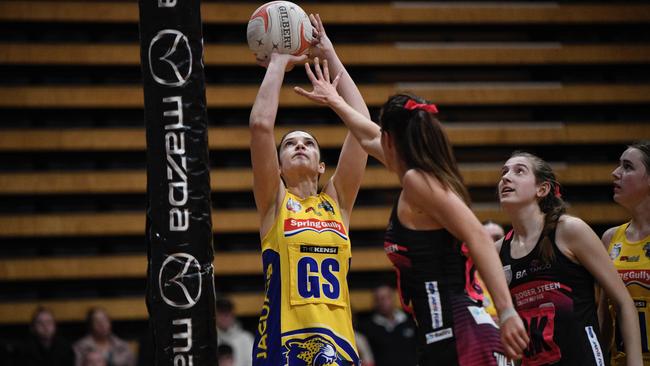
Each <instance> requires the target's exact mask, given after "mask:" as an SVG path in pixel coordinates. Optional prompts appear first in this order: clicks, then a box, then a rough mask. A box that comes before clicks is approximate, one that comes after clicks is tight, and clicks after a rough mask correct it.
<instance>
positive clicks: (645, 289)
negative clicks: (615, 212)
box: [608, 222, 650, 365]
mask: <svg viewBox="0 0 650 366" xmlns="http://www.w3.org/2000/svg"><path fill="white" fill-rule="evenodd" d="M629 225H630V223H629V222H628V223H626V224H623V225H621V226H619V227H618V228H617V229H616V232H615V233H614V236H612V239H611V240H610V242H609V248H608V252H609V256H610V258H612V260H613V261H614V266H615V267H616V269H617V270H618V275H619V277H620V278H621V279H622V280H623V283H625V287H626V288H627V291H628V292H629V293H630V296H631V297H632V300H634V305H635V306H636V309H637V311H638V313H639V326H640V327H641V350H642V351H643V364H644V365H650V352H649V349H650V342H649V341H650V235H649V236H646V237H645V238H643V239H642V240H639V241H636V242H630V241H628V240H627V238H626V237H625V230H626V229H627V227H628V226H629ZM616 333H618V332H616ZM615 346H619V342H618V340H617V341H616V344H615ZM612 358H613V359H615V360H616V362H617V363H616V364H624V361H625V355H624V354H623V353H622V352H620V347H616V348H615V349H614V350H612ZM621 362H623V363H621ZM613 364H614V363H613Z"/></svg>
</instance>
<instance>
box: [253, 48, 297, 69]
mask: <svg viewBox="0 0 650 366" xmlns="http://www.w3.org/2000/svg"><path fill="white" fill-rule="evenodd" d="M306 60H307V55H302V56H294V55H287V54H281V53H277V52H274V53H272V54H271V57H269V58H267V59H266V60H265V61H261V60H257V64H258V65H260V66H262V67H265V68H268V67H269V66H270V65H271V64H274V65H276V64H277V65H281V66H282V68H283V69H284V71H291V69H293V68H294V66H296V64H301V63H303V62H305V61H306Z"/></svg>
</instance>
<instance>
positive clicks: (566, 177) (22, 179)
mask: <svg viewBox="0 0 650 366" xmlns="http://www.w3.org/2000/svg"><path fill="white" fill-rule="evenodd" d="M500 169H501V166H500V165H497V164H479V165H461V173H462V174H463V177H464V179H465V183H466V184H467V185H469V186H493V185H494V184H495V182H496V181H498V179H499V171H500ZM554 169H555V173H556V174H557V176H558V179H560V181H562V182H563V183H564V184H569V185H575V184H584V185H592V184H595V185H597V184H607V183H609V182H610V180H611V179H610V178H609V173H610V172H611V171H612V170H613V167H612V166H611V165H596V164H560V165H557V166H556V167H555V168H554ZM331 174H332V170H331V169H330V170H328V171H327V172H326V174H324V175H323V177H322V179H323V181H327V179H329V177H330V175H331ZM210 176H211V179H210V183H211V186H212V190H213V191H215V192H233V191H249V190H251V189H252V188H253V187H252V183H253V173H252V171H251V170H250V169H247V168H234V169H218V170H213V171H212V172H211V174H210ZM146 179H147V177H146V172H144V171H131V170H121V171H116V170H110V171H106V172H98V171H75V172H51V171H48V172H43V173H8V174H3V173H0V194H106V193H144V192H145V189H146V186H147V180H146ZM398 183H399V182H398V180H397V177H395V174H393V173H391V172H389V171H387V170H386V169H384V168H382V167H368V168H367V170H366V173H365V175H364V179H363V182H362V187H361V188H362V189H373V188H374V189H377V188H398Z"/></svg>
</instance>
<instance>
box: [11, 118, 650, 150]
mask: <svg viewBox="0 0 650 366" xmlns="http://www.w3.org/2000/svg"><path fill="white" fill-rule="evenodd" d="M446 127H447V134H448V135H449V138H450V140H451V142H452V143H453V144H454V145H455V146H470V145H484V146H485V145H489V146H491V145H501V144H507V145H517V144H525V145H543V144H557V145H568V144H599V143H625V142H628V141H631V140H634V139H636V138H638V137H640V136H644V135H645V134H647V133H648V127H647V122H636V121H635V122H614V121H612V122H609V123H580V124H577V123H576V124H570V123H563V122H536V123H524V122H521V123H509V124H506V123H473V124H472V123H448V124H446ZM295 128H306V129H308V130H309V131H310V132H312V133H313V134H314V135H316V136H318V142H319V144H320V145H321V146H322V147H325V148H333V147H338V146H340V145H341V141H343V138H344V137H345V134H346V130H345V127H342V126H341V127H334V126H318V125H316V126H294V127H283V126H280V127H278V128H277V129H276V139H279V138H280V137H281V136H282V135H284V134H285V133H287V132H289V131H290V130H292V129H295ZM144 134H145V131H144V130H143V129H140V128H138V129H136V128H94V129H92V128H68V129H64V130H61V129H36V128H33V129H27V130H26V129H2V130H0V152H2V151H5V152H8V151H14V152H17V151H39V150H42V151H124V150H144V149H145V135H144ZM208 139H209V141H208V143H209V146H210V149H212V150H218V149H245V148H247V147H248V140H249V139H250V136H249V132H248V129H247V128H246V127H225V128H219V127H213V128H210V129H209V131H208Z"/></svg>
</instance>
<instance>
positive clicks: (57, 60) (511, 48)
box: [0, 42, 650, 66]
mask: <svg viewBox="0 0 650 366" xmlns="http://www.w3.org/2000/svg"><path fill="white" fill-rule="evenodd" d="M0 48H1V49H3V53H2V54H0V62H2V63H5V64H10V65H93V66H100V65H131V66H133V65H139V63H140V46H139V45H137V44H131V45H123V44H92V43H89V44H66V43H55V44H51V43H42V44H27V43H1V42H0ZM337 53H338V54H339V56H340V57H341V58H342V59H346V60H350V61H349V62H347V64H348V65H372V66H377V65H394V64H400V65H437V64H456V65H494V64H497V65H513V64H520V63H526V64H532V65H534V64H544V63H555V64H583V63H593V64H600V63H614V62H616V63H622V64H626V63H635V62H648V61H650V47H648V46H644V45H637V46H631V45H618V44H607V45H588V44H583V45H563V44H560V43H542V44H539V43H537V44H536V43H533V42H527V43H493V44H488V45H484V44H475V43H468V44H462V43H461V44H455V45H451V46H450V45H446V44H444V43H415V44H412V43H402V44H380V45H372V46H369V45H354V46H342V47H339V48H338V49H337ZM377 54H381V55H382V57H381V58H377ZM252 58H253V56H252V55H251V53H250V51H249V49H248V47H247V46H245V45H207V46H206V49H205V64H206V65H210V66H233V65H240V66H241V65H243V66H247V65H250V63H251V59H252Z"/></svg>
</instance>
